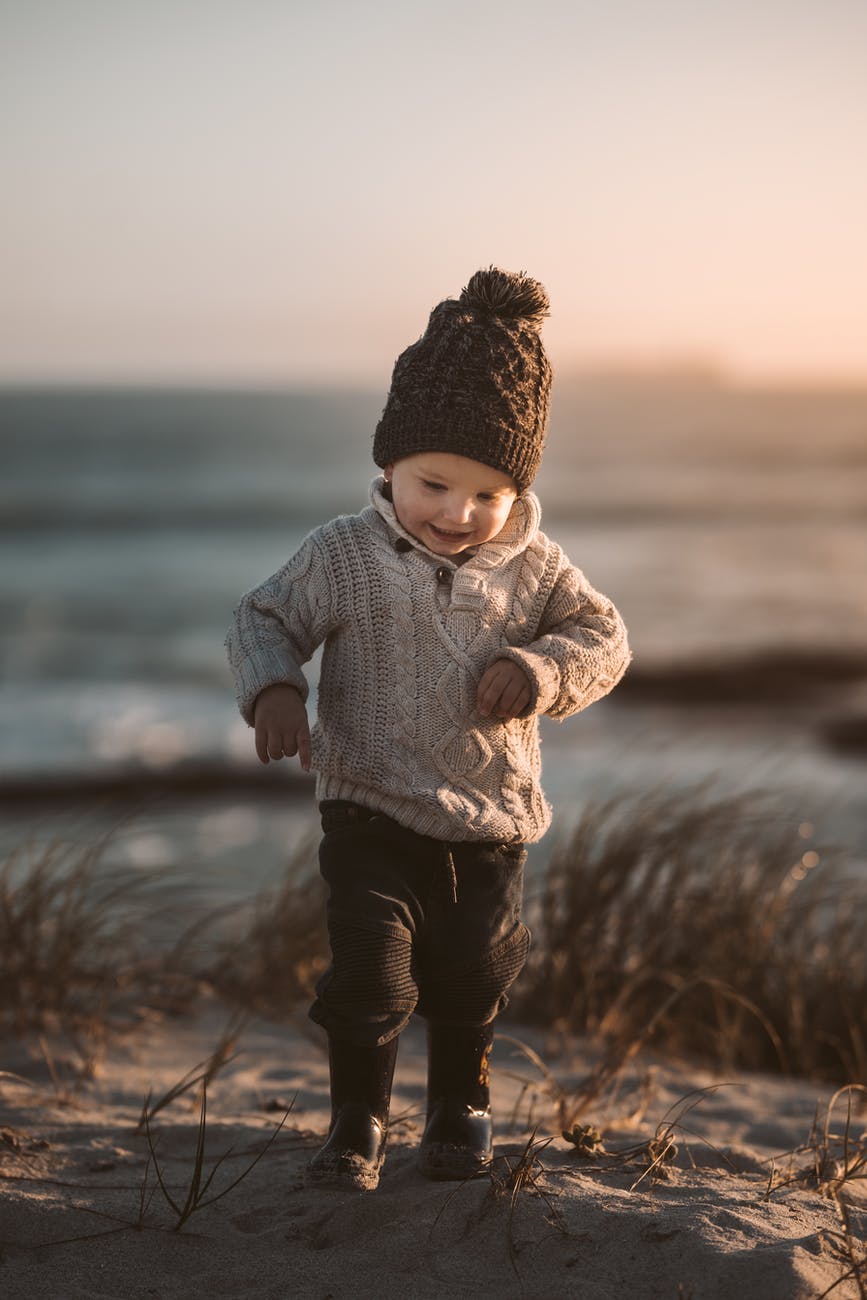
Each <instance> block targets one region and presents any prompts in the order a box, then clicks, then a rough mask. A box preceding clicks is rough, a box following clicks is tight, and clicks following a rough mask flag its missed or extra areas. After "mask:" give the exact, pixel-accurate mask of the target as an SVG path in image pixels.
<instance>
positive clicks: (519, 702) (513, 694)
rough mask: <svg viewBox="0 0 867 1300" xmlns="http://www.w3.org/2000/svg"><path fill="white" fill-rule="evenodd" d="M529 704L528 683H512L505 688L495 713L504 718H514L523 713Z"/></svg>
mask: <svg viewBox="0 0 867 1300" xmlns="http://www.w3.org/2000/svg"><path fill="white" fill-rule="evenodd" d="M519 671H520V670H519ZM529 703H530V691H529V689H528V687H527V683H526V682H522V681H510V682H508V683H507V684H506V686H505V687H504V688H503V690H502V692H501V694H500V698H499V700H498V701H497V703H496V705H495V709H494V711H495V712H496V713H499V714H500V715H501V716H502V717H507V718H514V717H517V715H518V714H519V713H522V712H523V711H524V709H526V707H527V705H528V704H529Z"/></svg>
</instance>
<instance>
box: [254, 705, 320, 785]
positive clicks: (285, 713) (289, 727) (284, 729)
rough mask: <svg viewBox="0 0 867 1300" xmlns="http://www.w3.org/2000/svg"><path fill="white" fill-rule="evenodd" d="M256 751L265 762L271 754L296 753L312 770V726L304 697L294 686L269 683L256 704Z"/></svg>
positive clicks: (289, 755)
mask: <svg viewBox="0 0 867 1300" xmlns="http://www.w3.org/2000/svg"><path fill="white" fill-rule="evenodd" d="M253 725H254V727H255V728H256V753H257V754H258V755H259V757H260V759H261V760H262V762H263V763H267V762H268V760H269V758H283V756H284V754H285V756H286V758H292V757H294V755H295V754H297V755H298V758H299V760H300V762H301V766H302V767H303V768H304V771H305V772H309V771H310V726H309V724H308V722H307V710H306V708H305V707H304V701H303V700H302V698H301V696H300V695H299V694H298V692H297V691H296V689H295V687H294V686H287V685H285V684H282V683H281V684H279V685H276V686H266V687H265V690H264V691H262V692H261V693H260V694H259V695H258V696H257V697H256V703H255V705H254V708H253Z"/></svg>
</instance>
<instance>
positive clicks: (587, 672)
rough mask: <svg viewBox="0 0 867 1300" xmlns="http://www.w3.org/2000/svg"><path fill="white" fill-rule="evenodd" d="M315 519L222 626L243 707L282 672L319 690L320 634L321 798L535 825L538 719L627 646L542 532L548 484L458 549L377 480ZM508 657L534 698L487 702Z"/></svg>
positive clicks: (317, 750)
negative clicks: (346, 508)
mask: <svg viewBox="0 0 867 1300" xmlns="http://www.w3.org/2000/svg"><path fill="white" fill-rule="evenodd" d="M382 486H383V482H382V479H381V478H378V479H376V480H375V481H374V483H373V485H372V487H371V495H370V502H371V503H370V505H369V506H368V507H367V508H366V509H365V510H363V511H362V512H361V513H360V514H357V515H345V516H340V517H339V518H337V519H333V520H331V521H330V522H329V523H326V524H323V525H322V526H321V527H319V528H317V529H315V530H314V531H313V532H312V533H310V534H309V535H308V537H307V538H305V540H304V542H303V543H302V545H301V547H300V549H299V550H298V552H297V553H296V554H295V555H294V556H293V557H292V559H291V560H289V562H288V563H287V564H285V565H284V566H283V568H282V569H280V570H279V571H278V572H277V573H275V574H274V575H273V577H271V578H269V579H268V580H267V581H266V582H264V583H263V584H262V585H261V586H259V587H257V588H255V590H253V591H251V592H249V593H248V594H247V595H246V596H244V597H243V599H242V601H241V603H240V605H239V607H238V609H237V610H236V612H235V619H234V623H233V625H232V628H231V629H230V631H229V635H228V637H227V641H226V647H227V651H228V655H229V662H230V665H231V668H232V672H233V675H234V678H235V683H236V688H237V695H238V703H239V706H240V709H241V713H242V715H243V717H244V718H245V719H246V720H247V721H248V722H249V723H251V724H252V720H253V707H254V704H255V701H256V697H257V696H258V695H259V693H260V692H261V691H263V690H264V689H265V688H266V687H267V686H272V685H275V684H276V683H278V682H283V683H289V684H291V685H293V686H295V687H297V688H298V690H299V691H300V692H301V694H302V696H303V697H304V698H305V699H306V698H307V693H308V687H307V681H306V679H305V677H304V674H303V671H302V668H303V665H304V664H305V663H306V662H307V661H308V660H309V659H310V657H311V655H312V654H313V652H314V651H315V650H316V649H317V647H318V646H320V645H323V658H322V669H321V675H320V683H319V700H318V717H317V720H316V723H315V725H314V727H313V730H312V742H313V760H312V766H313V768H314V769H315V771H316V774H317V782H316V793H317V798H319V799H349V800H352V801H354V802H356V803H360V804H362V805H364V806H365V807H367V808H372V809H374V810H376V811H379V812H382V813H385V814H386V815H387V816H389V817H392V818H394V819H395V820H396V821H398V822H400V823H401V824H402V825H404V826H408V827H409V828H410V829H412V830H415V831H418V832H419V833H421V834H423V835H430V836H433V837H434V838H435V839H442V840H447V841H452V842H455V841H464V840H478V839H487V840H500V841H504V840H525V841H528V842H530V841H533V840H537V839H539V838H540V837H541V836H542V835H543V834H544V832H545V830H546V829H547V827H548V826H549V824H550V820H551V810H550V808H549V806H548V804H547V802H546V800H545V797H544V794H543V792H542V787H541V784H540V776H541V755H540V749H539V729H538V717H539V715H540V714H543V713H545V714H548V715H549V716H550V717H552V718H556V719H563V718H566V717H568V716H569V715H570V714H573V713H577V712H578V711H579V710H580V709H584V708H586V707H587V705H588V704H592V703H593V701H594V700H598V699H600V698H601V697H602V696H603V695H606V694H607V693H608V692H609V691H610V690H611V689H612V688H613V687H614V686H615V685H616V683H617V682H618V681H619V680H620V678H621V677H622V676H623V673H624V672H625V671H626V667H627V664H628V662H629V650H628V647H627V638H626V629H625V628H624V625H623V621H622V619H621V618H620V615H619V614H618V613H617V610H616V609H615V608H614V606H613V605H612V603H611V601H609V600H608V599H607V598H606V597H605V596H602V595H600V593H599V592H597V591H594V589H593V588H592V587H591V586H590V584H589V583H588V582H587V580H586V578H585V577H584V575H583V574H582V573H581V572H580V570H578V569H576V568H575V567H574V566H573V565H572V564H571V563H570V562H569V560H568V559H567V558H566V556H565V555H564V553H563V551H562V550H561V548H560V547H559V546H558V545H557V543H556V542H553V541H551V540H550V539H549V538H548V537H546V536H545V534H544V533H543V532H541V530H540V528H539V523H540V519H541V510H540V506H539V502H538V499H537V497H536V496H535V495H534V494H533V493H532V492H527V493H525V494H524V495H523V496H521V497H519V498H518V499H517V500H516V502H515V504H514V506H513V507H512V511H511V513H510V515H509V518H508V520H507V521H506V525H505V527H504V528H503V530H502V531H501V532H500V533H499V534H498V535H497V536H496V537H495V538H493V539H492V540H491V541H489V542H486V543H484V544H483V545H482V546H479V547H478V548H477V549H476V550H475V551H474V552H473V553H471V554H469V555H468V556H466V558H464V557H463V556H462V557H461V558H462V559H463V563H460V564H455V563H454V562H453V561H451V560H446V559H445V558H444V557H443V556H441V555H436V554H434V553H433V552H431V551H428V550H427V549H426V548H425V547H424V546H423V545H422V544H421V543H420V542H418V541H416V539H415V538H413V537H411V536H410V535H409V534H408V533H406V531H405V530H404V529H403V528H402V526H401V524H400V523H399V521H398V519H397V516H396V515H395V512H394V507H393V506H392V505H391V503H390V502H389V501H387V500H386V499H385V497H384V496H383V494H382ZM497 658H505V659H511V660H513V661H514V662H515V663H517V664H519V665H520V667H521V668H522V669H523V670H524V672H525V673H526V674H527V677H528V680H529V681H530V684H531V688H532V699H531V702H530V705H529V707H528V709H527V710H526V712H525V713H524V714H523V715H522V716H521V717H518V718H515V719H512V720H510V721H503V720H502V719H500V718H496V717H482V716H481V715H480V714H479V713H478V712H477V709H476V691H477V688H478V683H479V680H480V678H481V676H482V673H483V672H484V671H485V669H486V668H487V667H488V665H489V664H490V663H491V662H492V661H493V660H494V659H497Z"/></svg>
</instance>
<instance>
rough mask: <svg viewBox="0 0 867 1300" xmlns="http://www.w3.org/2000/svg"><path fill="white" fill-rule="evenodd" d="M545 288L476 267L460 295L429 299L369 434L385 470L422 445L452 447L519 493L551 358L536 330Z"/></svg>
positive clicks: (533, 455)
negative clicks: (426, 314)
mask: <svg viewBox="0 0 867 1300" xmlns="http://www.w3.org/2000/svg"><path fill="white" fill-rule="evenodd" d="M548 305H549V304H548V295H547V293H546V292H545V290H544V288H543V287H542V285H541V284H540V283H539V282H538V280H531V279H530V278H529V277H528V276H526V275H525V274H524V273H523V271H521V272H519V273H517V274H512V273H510V272H508V271H501V270H500V269H499V268H498V267H495V266H491V267H489V268H488V269H487V270H486V271H484V270H483V271H477V272H476V274H475V275H474V276H473V277H472V279H471V280H470V282H469V284H468V285H467V286H466V288H465V289H463V290H462V292H461V296H460V298H457V299H455V298H446V300H445V301H444V302H441V303H439V304H438V306H436V307H434V309H433V311H432V312H431V314H430V319H429V321H428V325H427V329H426V330H425V332H424V334H423V335H422V337H421V338H420V339H419V340H418V342H416V343H413V344H411V345H410V347H408V348H407V349H406V351H405V352H402V353H401V354H400V356H399V357H398V359H397V361H396V362H395V366H394V373H393V375H392V379H391V389H390V390H389V394H388V399H387V401H386V404H385V409H384V410H383V412H382V416H381V418H380V421H379V423H378V425H377V426H376V432H375V434H374V440H373V459H374V462H375V463H376V464H377V465H379V466H380V467H382V468H384V467H385V466H386V465H388V464H390V463H391V461H394V460H399V459H400V458H401V457H402V456H411V455H413V454H414V453H415V452H419V451H450V452H455V453H457V454H458V455H460V456H469V457H470V458H471V459H472V460H478V461H481V462H482V463H483V464H485V465H490V466H492V468H494V469H499V470H502V471H503V473H505V474H510V475H511V476H512V478H513V479H514V480H515V482H516V483H517V485H518V491H519V492H523V491H524V490H525V489H526V488H528V487H529V486H530V484H531V483H532V481H533V479H534V478H535V476H536V473H537V471H538V469H539V464H540V461H541V459H542V448H543V446H544V443H545V435H546V432H547V428H548V404H549V398H550V392H551V375H552V372H551V366H550V363H549V361H548V358H547V356H546V355H545V349H544V347H543V345H542V339H541V337H540V335H539V330H540V328H541V325H542V321H543V320H544V318H545V317H546V316H547V315H548Z"/></svg>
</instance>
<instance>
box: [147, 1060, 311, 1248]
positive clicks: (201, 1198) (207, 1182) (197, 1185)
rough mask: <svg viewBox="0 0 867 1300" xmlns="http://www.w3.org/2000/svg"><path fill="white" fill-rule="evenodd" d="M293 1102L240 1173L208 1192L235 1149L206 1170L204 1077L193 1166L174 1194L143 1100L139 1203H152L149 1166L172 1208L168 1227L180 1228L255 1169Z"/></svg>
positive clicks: (283, 1122) (225, 1153)
mask: <svg viewBox="0 0 867 1300" xmlns="http://www.w3.org/2000/svg"><path fill="white" fill-rule="evenodd" d="M175 1095H176V1096H177V1095H178V1093H177V1092H176V1093H175ZM292 1105H294V1102H293V1103H292V1104H290V1106H289V1108H288V1110H287V1111H286V1113H285V1114H284V1115H283V1118H282V1119H281V1120H280V1123H279V1124H278V1125H277V1127H276V1128H275V1130H274V1132H273V1133H272V1134H271V1136H270V1137H269V1138H268V1140H267V1142H266V1143H265V1145H264V1146H263V1147H262V1148H261V1150H260V1151H258V1152H257V1154H256V1155H255V1156H254V1157H253V1159H252V1160H251V1161H250V1162H249V1164H247V1165H245V1166H244V1168H243V1169H242V1170H241V1173H240V1174H238V1175H237V1177H235V1178H233V1179H232V1180H231V1182H229V1183H227V1184H226V1185H225V1186H224V1187H222V1188H221V1189H220V1190H219V1191H214V1192H211V1194H210V1195H209V1194H208V1193H209V1192H210V1189H211V1184H212V1183H213V1181H214V1178H215V1176H216V1174H217V1173H218V1171H219V1170H220V1168H221V1167H222V1166H223V1164H225V1162H226V1161H227V1160H228V1159H229V1158H230V1156H232V1154H233V1152H234V1148H232V1147H229V1148H228V1149H227V1150H226V1151H224V1152H223V1154H222V1155H221V1156H218V1158H217V1159H216V1160H215V1161H214V1163H213V1165H212V1166H211V1168H210V1170H209V1171H206V1170H205V1147H206V1138H207V1122H208V1085H207V1082H205V1081H204V1080H203V1082H202V1092H201V1102H200V1105H199V1125H198V1131H197V1135H196V1150H195V1154H194V1156H193V1168H192V1172H191V1174H190V1178H189V1182H188V1184H187V1186H186V1189H185V1190H184V1191H183V1192H182V1194H181V1195H179V1196H177V1197H176V1196H175V1195H174V1194H173V1192H172V1190H170V1188H169V1183H168V1178H167V1176H166V1173H165V1170H164V1169H163V1167H162V1166H161V1164H160V1161H159V1157H158V1154H157V1143H156V1142H155V1140H154V1137H153V1134H152V1133H151V1127H150V1119H149V1115H148V1109H149V1108H148V1103H147V1101H145V1105H144V1108H143V1114H144V1125H145V1135H146V1137H147V1143H148V1151H149V1153H150V1159H149V1161H148V1164H147V1166H146V1168H145V1175H144V1180H143V1182H142V1189H141V1204H142V1206H143V1207H145V1208H146V1207H148V1206H149V1205H150V1203H151V1199H152V1195H151V1192H150V1190H149V1174H150V1170H151V1169H153V1172H154V1175H155V1177H156V1184H157V1186H158V1187H159V1189H160V1191H161V1192H162V1195H163V1197H164V1198H165V1201H166V1204H167V1205H168V1206H169V1208H170V1209H171V1210H172V1212H173V1214H174V1216H175V1217H174V1219H173V1221H172V1223H171V1225H170V1227H171V1230H172V1231H173V1232H180V1230H181V1229H182V1228H183V1227H184V1225H185V1224H186V1223H187V1222H188V1220H189V1219H190V1218H191V1217H192V1216H193V1215H194V1214H195V1213H196V1212H197V1211H199V1210H204V1209H206V1208H207V1207H208V1206H209V1205H215V1204H216V1203H217V1201H221V1200H222V1199H223V1197H224V1196H228V1195H229V1193H230V1192H231V1191H233V1190H234V1189H235V1188H236V1187H237V1186H238V1184H239V1183H240V1182H242V1180H243V1179H245V1178H246V1177H247V1175H248V1174H249V1173H251V1171H252V1170H253V1169H255V1167H256V1165H257V1164H258V1163H259V1161H260V1160H261V1159H262V1157H263V1156H264V1155H266V1154H267V1152H268V1151H269V1150H270V1148H271V1146H272V1145H273V1143H274V1142H275V1141H276V1139H277V1137H278V1136H279V1134H280V1132H281V1130H282V1128H283V1125H284V1124H285V1123H286V1120H287V1119H288V1118H289V1113H290V1111H291V1109H292ZM143 1214H144V1210H143Z"/></svg>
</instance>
